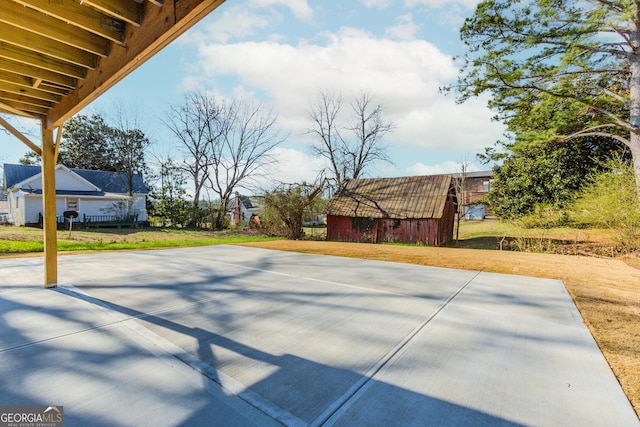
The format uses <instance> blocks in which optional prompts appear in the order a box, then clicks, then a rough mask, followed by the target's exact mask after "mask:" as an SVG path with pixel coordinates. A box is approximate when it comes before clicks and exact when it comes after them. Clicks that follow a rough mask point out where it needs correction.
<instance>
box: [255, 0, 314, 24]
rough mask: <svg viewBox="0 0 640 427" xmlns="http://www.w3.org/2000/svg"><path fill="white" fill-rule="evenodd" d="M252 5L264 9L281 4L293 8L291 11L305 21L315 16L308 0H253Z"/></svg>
mask: <svg viewBox="0 0 640 427" xmlns="http://www.w3.org/2000/svg"><path fill="white" fill-rule="evenodd" d="M250 6H251V7H258V8H263V9H268V8H273V7H275V6H281V7H285V8H288V9H289V10H291V13H293V14H294V15H295V16H296V17H297V18H298V19H302V20H303V21H309V20H311V18H313V9H311V6H309V3H307V1H306V0H251V1H250Z"/></svg>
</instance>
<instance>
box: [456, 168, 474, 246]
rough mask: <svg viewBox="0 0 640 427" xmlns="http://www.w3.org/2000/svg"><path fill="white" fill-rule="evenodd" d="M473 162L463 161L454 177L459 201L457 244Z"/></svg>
mask: <svg viewBox="0 0 640 427" xmlns="http://www.w3.org/2000/svg"><path fill="white" fill-rule="evenodd" d="M470 165H471V162H470V161H469V160H467V159H464V160H462V161H461V162H460V163H458V171H457V173H456V174H455V175H454V178H453V183H454V186H455V189H456V195H457V197H456V198H457V200H458V209H457V211H456V242H457V241H458V237H459V236H460V219H461V218H462V216H464V213H465V212H464V208H465V203H466V200H465V191H466V188H465V185H466V181H467V174H468V173H469V166H470Z"/></svg>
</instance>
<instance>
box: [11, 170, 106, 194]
mask: <svg viewBox="0 0 640 427" xmlns="http://www.w3.org/2000/svg"><path fill="white" fill-rule="evenodd" d="M59 170H64V171H65V172H66V173H67V175H68V176H69V177H71V178H73V179H75V180H76V181H78V183H79V184H82V185H84V186H85V187H88V188H87V191H102V189H101V188H99V187H97V186H96V185H94V184H93V183H91V182H89V181H87V180H86V179H84V178H83V177H81V176H80V175H78V174H77V173H75V172H73V171H72V170H71V169H69V168H68V167H66V166H65V165H61V164H60V165H56V168H55V171H56V172H57V171H59ZM56 178H58V177H57V176H56ZM30 182H34V183H37V184H36V185H37V186H36V187H34V188H35V189H38V190H41V189H42V172H39V173H37V174H35V175H33V176H30V177H29V178H27V179H25V180H24V181H21V182H18V183H16V184H14V185H13V186H12V187H11V188H16V189H18V190H19V189H21V188H23V187H28V186H29V183H30Z"/></svg>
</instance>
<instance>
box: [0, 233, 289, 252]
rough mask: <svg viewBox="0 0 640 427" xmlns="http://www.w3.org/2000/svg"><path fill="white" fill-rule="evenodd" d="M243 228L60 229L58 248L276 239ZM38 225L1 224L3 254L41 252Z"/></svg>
mask: <svg viewBox="0 0 640 427" xmlns="http://www.w3.org/2000/svg"><path fill="white" fill-rule="evenodd" d="M277 239H278V238H277V237H268V236H263V235H258V234H250V233H244V232H241V231H238V232H234V231H225V232H213V231H205V230H187V229H166V228H163V229H159V228H148V229H135V230H132V229H122V230H105V229H101V230H99V231H98V230H73V231H72V232H71V233H69V232H68V231H58V251H61V252H65V251H96V250H126V249H156V248H175V247H187V246H205V245H219V244H225V243H242V242H257V241H267V240H277ZM43 250H44V245H43V232H42V230H41V229H38V228H28V227H14V226H0V255H3V254H4V255H7V254H21V253H32V252H42V251H43Z"/></svg>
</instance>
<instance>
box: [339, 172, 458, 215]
mask: <svg viewBox="0 0 640 427" xmlns="http://www.w3.org/2000/svg"><path fill="white" fill-rule="evenodd" d="M449 193H454V194H455V191H454V189H453V183H452V178H451V175H429V176H407V177H400V178H363V179H352V180H351V181H349V182H348V183H347V184H346V185H345V186H344V187H343V188H342V189H341V190H340V191H339V192H338V193H336V195H335V196H334V197H332V198H331V200H330V202H329V206H328V208H327V214H328V215H336V216H349V217H361V218H396V219H425V218H442V215H443V213H444V206H445V202H446V201H447V197H448V194H449Z"/></svg>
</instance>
